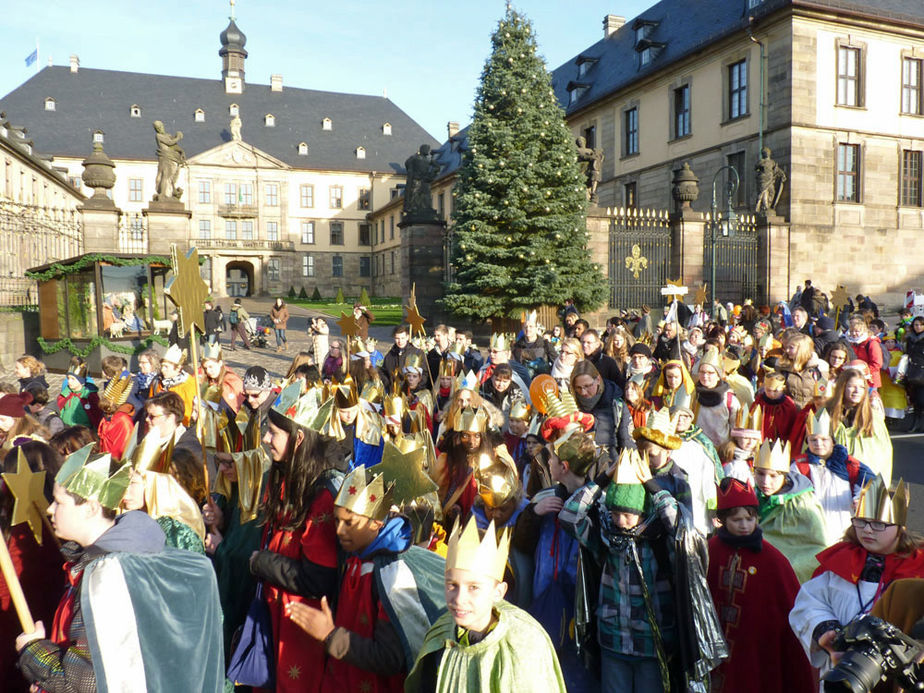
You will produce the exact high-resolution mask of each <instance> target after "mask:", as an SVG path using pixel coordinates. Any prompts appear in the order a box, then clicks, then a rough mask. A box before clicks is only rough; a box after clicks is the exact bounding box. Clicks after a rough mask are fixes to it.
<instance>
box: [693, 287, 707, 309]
mask: <svg viewBox="0 0 924 693" xmlns="http://www.w3.org/2000/svg"><path fill="white" fill-rule="evenodd" d="M706 286H707V285H706V284H703V285H702V286H700V287H699V288H698V289H697V290H696V298H694V299H693V302H694V303H698V304H700V305H701V306H704V305H706Z"/></svg>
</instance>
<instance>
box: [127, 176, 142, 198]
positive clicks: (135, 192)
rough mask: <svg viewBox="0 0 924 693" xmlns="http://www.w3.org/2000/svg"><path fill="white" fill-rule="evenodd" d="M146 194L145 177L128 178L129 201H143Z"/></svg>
mask: <svg viewBox="0 0 924 693" xmlns="http://www.w3.org/2000/svg"><path fill="white" fill-rule="evenodd" d="M143 194H144V179H142V178H129V179H128V200H129V202H141V201H143V199H144V198H143Z"/></svg>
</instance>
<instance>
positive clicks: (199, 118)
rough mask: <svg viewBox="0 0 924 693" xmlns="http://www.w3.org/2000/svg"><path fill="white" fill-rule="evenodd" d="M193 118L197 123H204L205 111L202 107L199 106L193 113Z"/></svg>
mask: <svg viewBox="0 0 924 693" xmlns="http://www.w3.org/2000/svg"><path fill="white" fill-rule="evenodd" d="M193 120H194V121H195V122H197V123H204V122H205V111H203V110H202V109H201V108H197V109H196V112H195V113H193Z"/></svg>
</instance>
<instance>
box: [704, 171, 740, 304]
mask: <svg viewBox="0 0 924 693" xmlns="http://www.w3.org/2000/svg"><path fill="white" fill-rule="evenodd" d="M726 169H727V170H728V171H730V172H731V175H729V176H728V181H727V182H726V183H725V211H724V216H723V217H722V220H721V221H719V201H718V196H717V190H716V183H717V182H718V180H719V174H720V173H722V171H725V170H726ZM740 182H741V179H740V178H739V177H738V171H737V169H735V167H734V166H731V165H726V166H723V167H722V168H720V169H719V170H718V171H716V172H715V175H714V176H713V177H712V224H711V226H712V286H711V288H712V317H713V318H715V316H716V310H715V300H716V290H715V289H716V284H715V246H716V234H717V233H721V234H722V235H723V236H725V237H729V236H734V235H735V230H736V228H737V227H738V215H737V214H736V213H735V208H734V206H733V204H732V200H733V199H734V198H735V195H736V194H737V193H738V185H739V184H740Z"/></svg>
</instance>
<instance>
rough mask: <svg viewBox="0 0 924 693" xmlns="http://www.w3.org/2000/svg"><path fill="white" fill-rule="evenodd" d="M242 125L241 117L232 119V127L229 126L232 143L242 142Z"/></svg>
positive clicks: (237, 116)
mask: <svg viewBox="0 0 924 693" xmlns="http://www.w3.org/2000/svg"><path fill="white" fill-rule="evenodd" d="M241 124H242V123H241V117H240V116H239V115H236V116H234V117H233V118H232V119H231V125H230V126H229V129H230V130H231V141H232V142H240V141H241Z"/></svg>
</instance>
